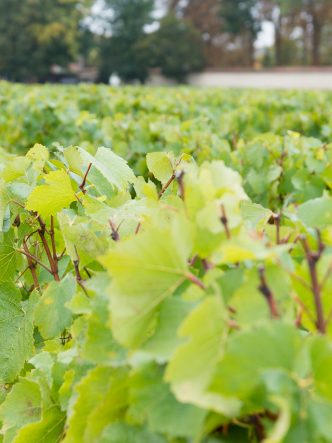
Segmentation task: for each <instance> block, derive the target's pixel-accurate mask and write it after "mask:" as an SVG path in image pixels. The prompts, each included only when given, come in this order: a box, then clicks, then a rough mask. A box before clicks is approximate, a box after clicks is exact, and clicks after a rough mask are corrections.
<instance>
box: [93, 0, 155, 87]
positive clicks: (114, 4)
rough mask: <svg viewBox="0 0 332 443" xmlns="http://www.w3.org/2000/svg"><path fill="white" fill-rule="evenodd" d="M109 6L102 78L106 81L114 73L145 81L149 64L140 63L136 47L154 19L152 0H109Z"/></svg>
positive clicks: (103, 43)
mask: <svg viewBox="0 0 332 443" xmlns="http://www.w3.org/2000/svg"><path fill="white" fill-rule="evenodd" d="M107 7H108V8H109V9H110V11H111V14H110V19H109V29H110V35H105V36H104V38H103V40H102V43H101V50H100V61H99V79H100V81H104V82H107V81H108V79H109V77H110V75H111V74H112V73H117V74H118V75H119V76H120V77H121V79H122V80H124V81H127V82H128V81H133V80H139V81H141V82H144V81H145V80H146V78H147V76H148V67H147V66H146V64H145V63H141V58H140V55H139V54H138V53H137V50H136V47H137V44H138V42H139V41H140V40H141V39H143V38H144V36H145V30H144V28H145V26H146V25H148V24H150V23H151V22H152V12H153V7H154V2H153V0H107Z"/></svg>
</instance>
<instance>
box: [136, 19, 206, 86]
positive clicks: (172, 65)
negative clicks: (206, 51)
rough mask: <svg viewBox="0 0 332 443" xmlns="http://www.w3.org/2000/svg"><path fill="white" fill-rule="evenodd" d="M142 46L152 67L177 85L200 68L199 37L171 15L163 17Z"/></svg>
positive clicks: (201, 65) (184, 23) (201, 49)
mask: <svg viewBox="0 0 332 443" xmlns="http://www.w3.org/2000/svg"><path fill="white" fill-rule="evenodd" d="M145 46H146V48H148V51H149V54H150V56H151V57H152V66H154V67H158V68H160V70H161V72H162V74H164V75H165V76H166V77H168V78H171V79H173V80H176V81H177V82H179V83H184V82H185V81H186V79H187V76H188V75H189V74H191V73H193V72H198V71H200V70H202V68H203V67H204V56H203V45H202V41H201V37H200V34H199V33H198V32H197V30H196V29H195V28H194V27H193V26H192V25H191V24H190V23H189V22H186V21H184V20H182V19H178V18H176V17H175V16H174V15H171V14H170V15H167V16H166V17H165V18H164V19H163V20H162V21H161V23H160V28H159V29H158V30H157V31H156V32H155V33H154V34H152V35H151V36H149V37H148V39H147V40H146V44H145Z"/></svg>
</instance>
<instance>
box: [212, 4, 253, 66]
mask: <svg viewBox="0 0 332 443" xmlns="http://www.w3.org/2000/svg"><path fill="white" fill-rule="evenodd" d="M256 6H257V0H222V1H221V10H220V14H221V18H222V20H223V23H224V29H225V31H226V32H229V33H230V34H231V35H233V36H236V37H242V42H243V45H244V46H247V53H248V62H247V63H248V64H249V65H250V66H252V65H253V62H254V51H255V48H254V43H255V40H256V38H257V34H258V32H259V30H260V27H261V23H260V20H259V16H258V15H257V14H256V12H255V7H256Z"/></svg>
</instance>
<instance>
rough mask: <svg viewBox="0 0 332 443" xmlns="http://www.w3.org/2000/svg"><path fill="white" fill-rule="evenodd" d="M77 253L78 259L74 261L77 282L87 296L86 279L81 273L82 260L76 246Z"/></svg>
mask: <svg viewBox="0 0 332 443" xmlns="http://www.w3.org/2000/svg"><path fill="white" fill-rule="evenodd" d="M75 252H76V256H77V259H76V260H73V265H74V270H75V276H76V281H77V284H78V285H79V286H80V287H81V288H82V289H83V291H84V293H85V294H86V295H87V291H86V289H85V286H84V279H83V278H82V275H81V271H80V258H79V255H78V252H77V248H76V246H75Z"/></svg>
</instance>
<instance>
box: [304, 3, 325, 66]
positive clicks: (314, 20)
mask: <svg viewBox="0 0 332 443" xmlns="http://www.w3.org/2000/svg"><path fill="white" fill-rule="evenodd" d="M302 1H303V10H304V11H305V12H306V13H307V14H308V26H309V27H310V28H311V63H312V64H313V65H316V66H319V65H320V64H321V49H322V48H321V46H322V36H323V31H324V28H325V27H326V26H327V25H328V24H330V23H331V20H332V2H331V0H302Z"/></svg>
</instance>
